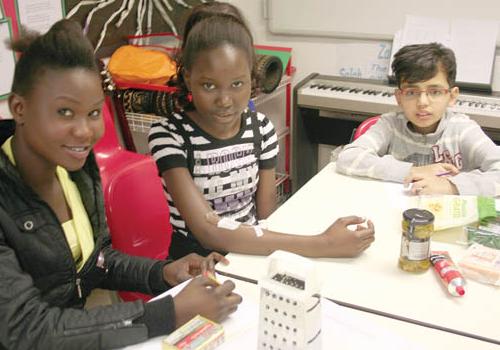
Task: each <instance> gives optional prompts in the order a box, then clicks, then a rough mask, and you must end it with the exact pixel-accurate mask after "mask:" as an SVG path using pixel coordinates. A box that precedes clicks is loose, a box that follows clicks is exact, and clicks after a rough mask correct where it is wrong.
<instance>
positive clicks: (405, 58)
mask: <svg viewBox="0 0 500 350" xmlns="http://www.w3.org/2000/svg"><path fill="white" fill-rule="evenodd" d="M392 70H393V72H394V74H395V76H396V81H397V82H398V88H397V89H396V91H395V96H396V100H397V102H398V105H399V106H400V108H401V110H402V112H391V113H386V114H383V115H382V116H381V118H380V119H379V121H378V122H377V123H376V124H375V125H373V127H371V128H370V129H369V130H368V131H367V132H366V133H365V134H363V135H362V136H361V137H359V138H358V139H357V140H356V141H354V142H353V143H351V144H349V145H347V146H346V147H345V148H344V150H343V151H342V152H341V153H340V155H339V157H338V160H337V164H336V168H337V171H338V172H340V173H343V174H347V175H357V176H367V177H372V178H375V179H381V180H386V181H394V182H401V183H406V184H409V183H412V186H411V192H412V193H413V194H461V195H487V196H498V195H500V147H499V146H496V145H495V144H494V143H493V141H492V140H491V139H490V138H489V137H488V136H487V135H486V134H485V133H484V132H483V131H482V130H481V127H480V126H479V125H478V124H477V123H476V122H475V121H473V120H471V119H469V117H468V116H466V115H464V114H459V113H455V112H453V111H451V110H449V109H448V107H451V106H453V105H454V104H455V102H456V100H457V97H458V93H459V90H458V87H456V86H455V76H456V62H455V55H454V53H453V51H452V50H450V49H448V48H446V47H444V46H442V45H441V44H437V43H431V44H419V45H408V46H405V47H403V48H401V49H400V50H399V51H398V52H397V53H396V55H395V56H394V61H393V63H392Z"/></svg>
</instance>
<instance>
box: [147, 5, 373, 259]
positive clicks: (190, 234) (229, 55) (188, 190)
mask: <svg viewBox="0 0 500 350" xmlns="http://www.w3.org/2000/svg"><path fill="white" fill-rule="evenodd" d="M210 4H211V5H208V4H205V5H201V6H202V7H201V10H200V7H198V8H195V9H194V11H193V13H192V14H191V18H193V17H196V20H195V21H193V20H190V19H188V21H187V23H188V24H189V26H190V27H189V28H187V29H186V30H185V31H184V33H185V34H186V33H187V35H185V38H184V43H183V49H182V53H181V54H180V57H179V59H178V72H177V76H176V78H175V84H176V86H177V88H178V93H177V94H176V96H175V99H176V106H177V107H178V111H177V112H174V113H172V114H171V115H170V116H168V117H167V118H165V119H163V120H161V121H160V122H158V123H156V124H154V125H153V126H152V128H151V131H150V134H149V147H150V149H151V153H152V155H153V157H154V158H155V161H156V163H157V166H158V169H159V172H160V174H161V177H162V181H163V185H164V189H165V193H166V196H167V200H168V204H169V207H170V214H171V222H172V226H173V228H174V233H173V236H172V244H171V247H170V256H171V257H173V258H175V259H177V258H180V257H182V256H184V255H186V254H188V253H190V252H198V253H200V254H203V255H207V254H208V253H209V252H210V251H212V250H216V251H221V252H239V253H247V254H263V255H267V254H269V253H271V252H273V251H274V250H277V249H283V250H288V251H291V252H294V253H297V254H301V255H305V256H317V257H319V256H323V257H334V256H353V255H357V254H359V253H360V252H362V251H363V250H364V249H366V248H367V247H368V246H369V245H370V244H371V242H372V241H373V240H374V228H373V225H372V223H371V222H369V221H368V223H367V227H365V226H363V225H361V224H362V223H363V222H364V220H363V219H362V218H359V217H355V216H352V217H347V218H342V219H340V220H338V221H337V222H335V223H334V224H333V225H332V226H331V227H330V228H328V229H327V230H326V231H325V232H324V233H322V234H320V235H316V236H307V235H305V236H298V235H287V234H283V233H278V232H271V231H269V230H266V229H263V228H261V227H258V226H256V225H257V224H258V220H260V219H265V218H267V216H268V215H270V214H271V213H272V212H273V211H274V209H275V205H276V188H275V166H276V157H277V154H278V140H277V136H276V133H275V130H274V127H273V125H272V123H271V121H270V120H269V119H268V118H267V117H266V116H264V115H263V114H261V113H255V112H251V111H249V110H248V109H247V104H248V101H249V99H250V96H251V92H252V87H253V86H254V74H253V67H254V62H255V57H254V49H253V39H252V36H251V34H250V31H249V30H248V27H247V26H246V24H245V23H244V21H243V19H242V17H241V15H240V14H239V12H238V10H237V9H235V8H234V7H233V6H232V5H229V4H224V5H222V4H221V3H217V2H215V3H210ZM210 6H219V7H220V6H223V7H224V8H229V9H230V10H231V9H234V11H206V9H207V8H208V7H210ZM200 11H205V12H206V13H204V14H203V15H200ZM348 225H357V229H356V230H355V231H351V230H349V229H348V228H347V226H348Z"/></svg>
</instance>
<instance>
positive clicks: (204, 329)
mask: <svg viewBox="0 0 500 350" xmlns="http://www.w3.org/2000/svg"><path fill="white" fill-rule="evenodd" d="M223 341H224V328H223V327H222V326H221V325H220V324H218V323H216V322H213V321H211V320H209V319H207V318H205V317H203V316H200V315H197V316H195V317H193V318H192V319H191V320H190V321H188V322H186V323H185V324H184V325H182V326H181V327H179V328H178V329H176V330H175V331H174V332H173V333H171V334H170V335H169V336H168V337H166V338H164V339H163V341H162V349H163V350H178V349H183V350H211V349H215V348H216V347H217V345H219V344H221V343H222V342H223Z"/></svg>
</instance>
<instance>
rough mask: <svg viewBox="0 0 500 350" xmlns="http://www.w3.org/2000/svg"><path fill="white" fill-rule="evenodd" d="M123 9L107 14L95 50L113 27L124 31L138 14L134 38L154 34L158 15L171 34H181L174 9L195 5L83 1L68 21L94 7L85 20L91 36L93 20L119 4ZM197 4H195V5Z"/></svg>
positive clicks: (158, 0)
mask: <svg viewBox="0 0 500 350" xmlns="http://www.w3.org/2000/svg"><path fill="white" fill-rule="evenodd" d="M120 1H121V4H119V7H118V8H117V9H116V10H114V12H112V13H111V15H109V17H108V15H107V14H106V18H107V19H106V21H105V22H104V24H103V25H102V28H101V30H100V34H99V37H98V39H97V43H96V44H95V51H96V52H97V50H98V49H99V48H100V47H101V45H102V44H103V41H104V39H105V38H106V34H107V33H108V29H109V26H114V27H115V28H120V27H121V26H122V24H123V23H124V22H125V20H126V19H127V18H128V17H129V16H130V15H131V14H132V13H134V11H135V14H136V15H135V32H134V33H129V34H134V35H136V36H137V35H143V34H151V33H152V30H153V29H152V28H153V17H154V13H157V14H158V15H159V18H160V19H161V21H162V22H163V23H164V24H166V25H167V26H168V28H170V31H171V32H172V33H174V34H175V35H177V34H178V30H177V26H176V24H175V21H174V20H173V17H172V16H173V13H174V6H177V7H181V8H184V9H190V8H192V7H193V4H189V3H187V2H186V1H184V0H83V1H79V2H78V3H77V4H76V5H75V6H74V7H73V8H72V9H71V10H70V11H69V12H68V13H67V14H66V18H71V17H73V16H75V15H76V14H77V13H78V12H79V11H80V10H81V9H82V8H84V7H87V6H92V7H93V8H92V9H91V10H90V12H88V14H87V15H86V17H85V24H84V26H83V29H84V32H85V34H88V33H89V30H90V28H91V25H92V26H94V22H93V21H92V20H93V19H95V17H98V16H99V12H101V13H102V11H103V10H104V9H105V8H107V7H108V6H111V5H114V6H113V7H116V6H117V5H118V3H119V2H120ZM207 1H208V0H197V2H198V3H205V2H207ZM192 2H193V1H191V3H192Z"/></svg>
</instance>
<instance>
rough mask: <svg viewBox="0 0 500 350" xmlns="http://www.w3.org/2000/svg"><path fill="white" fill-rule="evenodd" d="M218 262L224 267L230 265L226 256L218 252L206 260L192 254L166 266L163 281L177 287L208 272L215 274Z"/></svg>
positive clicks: (211, 254)
mask: <svg viewBox="0 0 500 350" xmlns="http://www.w3.org/2000/svg"><path fill="white" fill-rule="evenodd" d="M218 262H222V263H223V264H224V265H227V264H229V261H228V260H227V259H226V258H225V257H224V255H222V254H219V253H216V252H213V253H210V254H209V255H208V256H207V257H205V258H204V257H202V256H200V255H198V254H196V253H191V254H189V255H186V256H184V257H182V258H181V259H179V260H176V261H173V262H171V263H170V264H167V265H165V266H164V267H163V279H164V280H165V281H166V282H167V283H168V284H170V285H171V286H175V285H177V284H179V283H181V282H184V281H186V280H188V279H190V278H192V277H194V276H197V275H199V274H202V273H204V272H206V271H210V272H211V273H214V272H215V269H214V267H215V264H216V263H218Z"/></svg>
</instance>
